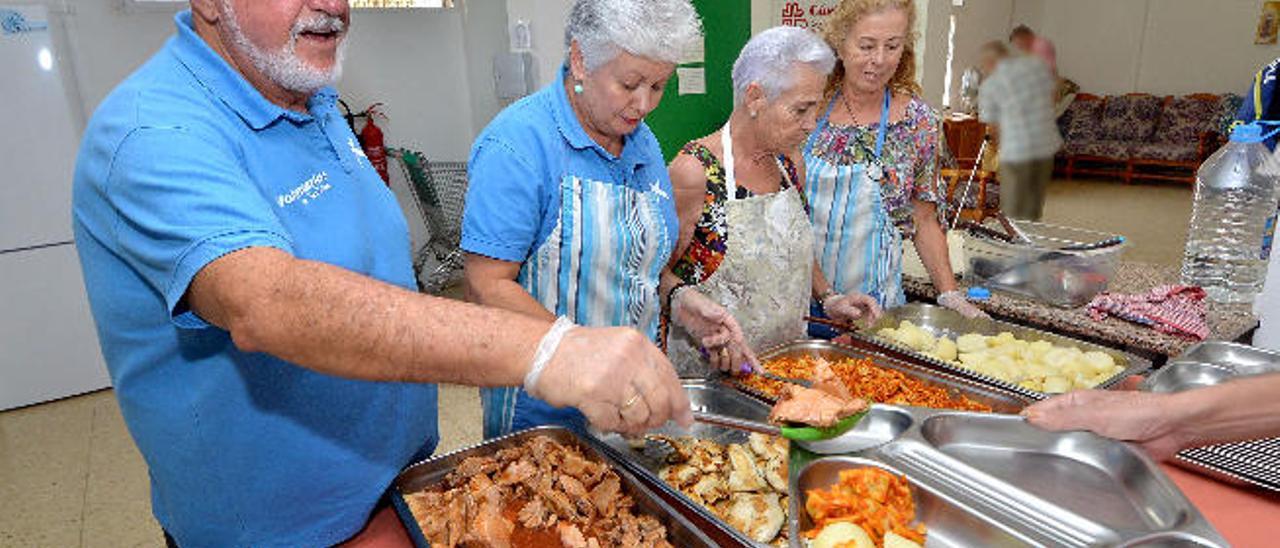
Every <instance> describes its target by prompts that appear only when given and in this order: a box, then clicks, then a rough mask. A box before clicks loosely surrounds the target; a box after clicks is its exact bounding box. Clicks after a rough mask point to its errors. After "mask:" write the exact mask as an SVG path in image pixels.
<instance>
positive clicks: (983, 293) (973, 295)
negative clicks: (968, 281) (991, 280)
mask: <svg viewBox="0 0 1280 548" xmlns="http://www.w3.org/2000/svg"><path fill="white" fill-rule="evenodd" d="M967 294H968V296H969V299H970V300H973V301H985V300H987V299H990V298H991V290H990V289H987V288H985V287H970V288H969V291H968V293H967Z"/></svg>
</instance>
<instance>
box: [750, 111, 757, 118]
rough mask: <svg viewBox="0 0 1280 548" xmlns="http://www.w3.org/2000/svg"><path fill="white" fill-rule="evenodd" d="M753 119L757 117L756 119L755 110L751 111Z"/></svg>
mask: <svg viewBox="0 0 1280 548" xmlns="http://www.w3.org/2000/svg"><path fill="white" fill-rule="evenodd" d="M751 117H752V118H755V117H756V111H754V110H753V111H751Z"/></svg>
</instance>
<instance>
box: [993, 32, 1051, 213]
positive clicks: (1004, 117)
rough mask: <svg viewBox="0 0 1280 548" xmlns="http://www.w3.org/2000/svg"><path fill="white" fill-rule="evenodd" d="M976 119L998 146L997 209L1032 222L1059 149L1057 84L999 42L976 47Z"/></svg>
mask: <svg viewBox="0 0 1280 548" xmlns="http://www.w3.org/2000/svg"><path fill="white" fill-rule="evenodd" d="M980 59H981V64H980V69H981V70H982V74H983V82H982V86H981V87H980V88H979V89H978V117H979V118H980V119H981V120H982V121H983V122H986V123H987V124H989V125H991V126H993V128H992V133H993V134H994V135H995V137H996V142H998V143H999V147H1000V208H1001V209H1002V210H1003V211H1004V213H1005V215H1008V216H1009V217H1012V218H1015V219H1023V220H1030V221H1038V220H1040V217H1041V216H1042V215H1043V213H1044V192H1045V187H1046V186H1048V184H1049V179H1050V178H1051V177H1052V176H1053V156H1054V154H1056V153H1057V152H1058V148H1059V147H1061V146H1062V137H1061V136H1060V135H1059V134H1058V126H1057V124H1056V123H1055V122H1054V120H1055V118H1056V117H1055V115H1054V97H1055V91H1056V89H1057V80H1056V79H1055V78H1054V76H1053V73H1052V72H1051V71H1050V70H1049V68H1048V67H1047V66H1046V65H1045V63H1043V62H1042V61H1041V60H1040V59H1038V58H1036V57H1032V56H1029V55H1016V56H1011V55H1010V54H1009V49H1008V48H1006V47H1005V45H1004V44H1002V43H1000V42H998V41H993V42H989V43H987V44H985V45H983V46H982V49H981V51H980Z"/></svg>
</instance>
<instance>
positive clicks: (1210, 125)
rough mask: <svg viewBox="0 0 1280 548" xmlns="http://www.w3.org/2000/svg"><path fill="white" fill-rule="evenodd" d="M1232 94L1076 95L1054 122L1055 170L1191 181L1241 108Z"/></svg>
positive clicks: (1130, 179)
mask: <svg viewBox="0 0 1280 548" xmlns="http://www.w3.org/2000/svg"><path fill="white" fill-rule="evenodd" d="M1239 104H1240V99H1239V97H1238V96H1232V95H1229V94H1228V95H1223V96H1219V95H1210V94H1203V93H1198V94H1193V95H1184V96H1168V97H1158V96H1155V95H1150V94H1145V93H1131V94H1127V95H1113V96H1105V97H1104V96H1098V95H1090V94H1084V93H1082V94H1080V95H1079V96H1078V97H1077V98H1076V100H1075V102H1074V103H1072V104H1071V106H1070V107H1068V108H1067V111H1066V112H1065V113H1064V114H1063V115H1062V117H1061V118H1059V120H1058V125H1059V129H1060V130H1061V131H1062V135H1063V141H1064V144H1063V147H1062V151H1061V152H1060V153H1059V154H1058V162H1057V170H1058V172H1059V174H1060V175H1062V176H1064V177H1066V178H1068V179H1070V178H1072V177H1074V176H1076V175H1095V176H1099V175H1100V176H1106V177H1116V178H1120V179H1122V180H1124V182H1126V183H1132V182H1133V181H1134V180H1136V179H1153V180H1166V181H1181V182H1188V183H1194V182H1195V174H1196V169H1197V168H1199V166H1200V164H1201V163H1202V162H1203V161H1204V160H1205V159H1206V158H1208V157H1209V155H1211V154H1213V152H1214V151H1216V150H1217V149H1218V147H1220V146H1222V143H1223V142H1224V137H1223V136H1224V135H1226V128H1227V126H1228V124H1229V123H1230V120H1231V118H1233V116H1234V114H1235V111H1236V109H1237V108H1238V107H1239Z"/></svg>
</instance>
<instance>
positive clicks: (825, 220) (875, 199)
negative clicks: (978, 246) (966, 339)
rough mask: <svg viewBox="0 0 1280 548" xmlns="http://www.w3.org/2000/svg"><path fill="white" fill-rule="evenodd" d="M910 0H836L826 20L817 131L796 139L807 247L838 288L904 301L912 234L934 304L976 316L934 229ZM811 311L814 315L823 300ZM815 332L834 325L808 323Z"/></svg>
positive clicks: (940, 199) (935, 209) (938, 201)
mask: <svg viewBox="0 0 1280 548" xmlns="http://www.w3.org/2000/svg"><path fill="white" fill-rule="evenodd" d="M915 13H916V12H915V6H914V3H913V2H912V1H911V0H844V1H843V2H841V3H840V5H839V6H838V7H837V8H836V10H835V12H834V13H832V15H831V18H830V19H829V20H828V22H827V24H826V26H825V27H824V32H823V35H824V38H825V39H826V41H827V44H828V45H830V46H831V48H832V49H834V50H835V51H836V54H837V56H838V57H839V59H838V60H837V62H836V67H835V70H833V71H832V73H831V75H830V76H829V77H828V82H827V93H826V97H827V100H826V101H825V103H824V104H823V106H822V110H823V112H822V115H821V117H820V118H819V119H818V127H817V130H816V131H814V133H813V134H812V135H811V136H810V138H809V140H808V142H807V143H806V145H805V148H804V165H805V171H806V179H805V194H806V197H807V198H808V199H809V203H810V208H811V211H812V220H813V231H814V237H815V244H816V246H815V249H814V256H815V257H816V258H817V260H818V265H819V267H820V268H821V270H822V272H823V274H825V275H826V276H827V279H829V280H831V282H832V284H834V285H835V287H836V290H837V291H842V292H843V291H858V292H862V293H866V294H868V295H871V296H872V297H874V298H875V299H876V301H877V302H878V303H879V304H880V306H882V307H885V308H892V307H896V306H900V305H902V304H904V303H905V301H906V296H905V294H904V293H903V289H902V246H903V242H904V241H906V240H912V241H914V243H915V247H916V251H917V252H918V253H919V255H920V259H921V262H923V263H924V266H925V269H926V270H927V271H928V273H929V277H930V278H931V280H932V281H933V285H934V287H936V288H937V289H938V292H939V294H940V295H939V297H938V303H939V304H941V305H943V306H945V307H947V308H951V309H953V310H956V311H957V312H959V313H961V314H963V315H964V316H966V317H977V316H981V315H983V313H982V311H980V310H978V309H977V308H976V307H974V306H973V305H972V304H971V303H969V302H968V301H967V300H966V299H965V297H964V296H963V294H961V293H960V292H959V291H958V290H957V285H956V280H955V275H954V274H953V272H952V270H951V263H950V258H949V257H948V255H947V242H946V234H945V232H944V231H943V228H942V222H941V217H942V208H943V206H944V205H945V196H946V194H945V192H944V190H943V189H942V188H941V187H940V186H939V185H940V182H939V177H938V167H937V163H938V154H939V150H938V148H939V146H940V144H939V143H940V137H939V129H940V119H939V116H938V113H937V112H936V111H934V110H933V109H932V108H931V107H929V105H927V104H926V103H925V102H924V100H923V99H921V98H920V96H919V92H920V89H919V85H918V84H916V82H915V38H916V33H915V31H914V30H913V29H914V25H915ZM812 312H813V314H814V315H815V316H822V310H821V306H819V305H818V304H816V303H815V304H814V305H813V310H812ZM810 333H811V334H812V335H814V336H819V337H823V338H830V337H832V336H834V335H835V334H836V333H834V332H832V331H831V330H829V329H827V328H825V327H823V326H819V325H812V326H810Z"/></svg>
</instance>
